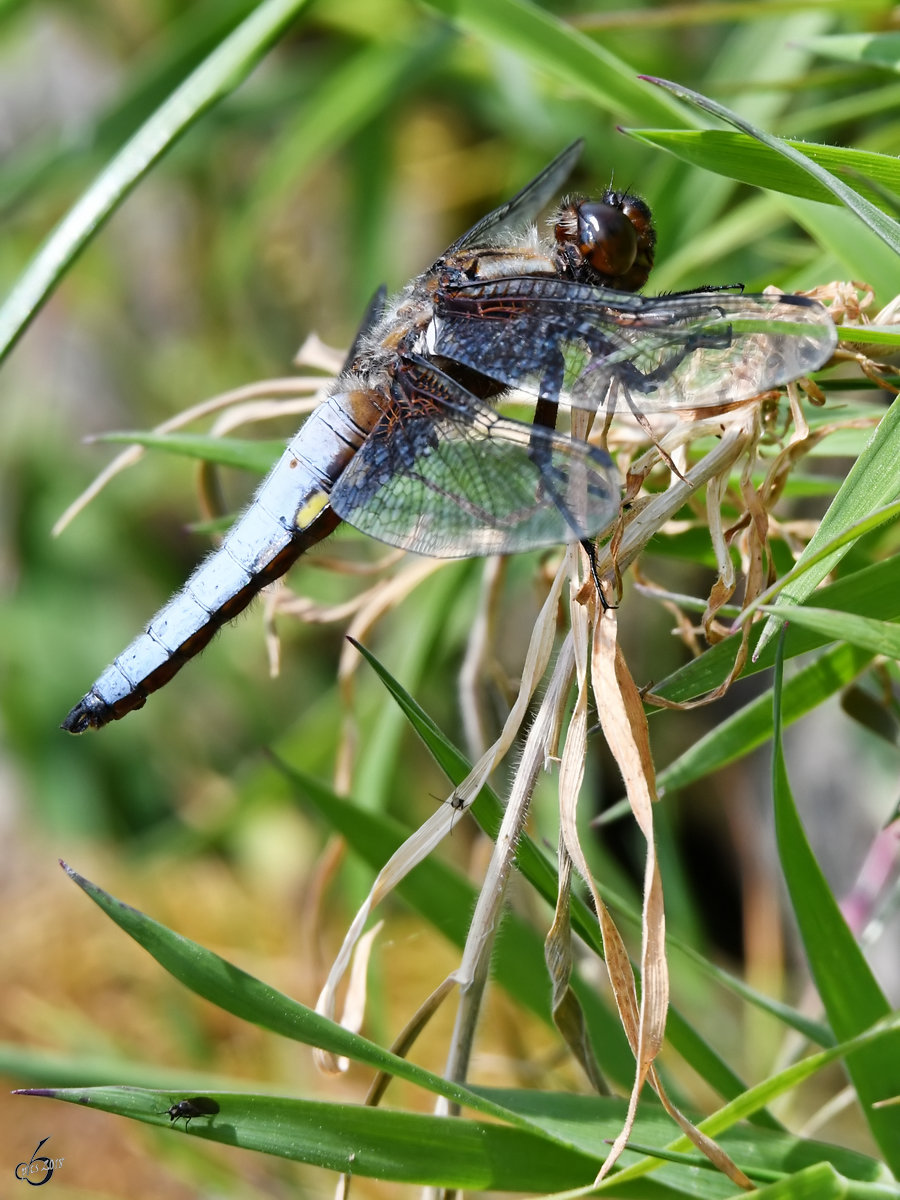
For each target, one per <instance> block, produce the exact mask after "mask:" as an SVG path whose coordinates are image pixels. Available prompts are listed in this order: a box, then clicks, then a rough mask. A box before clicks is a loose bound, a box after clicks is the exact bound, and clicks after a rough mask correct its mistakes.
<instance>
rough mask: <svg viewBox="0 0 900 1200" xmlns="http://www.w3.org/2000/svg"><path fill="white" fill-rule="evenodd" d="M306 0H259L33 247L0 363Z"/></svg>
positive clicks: (5, 311) (11, 307) (10, 307)
mask: <svg viewBox="0 0 900 1200" xmlns="http://www.w3.org/2000/svg"><path fill="white" fill-rule="evenodd" d="M306 3H307V0H263V2H262V3H261V4H260V5H259V6H258V7H257V8H256V9H255V10H254V11H253V12H252V13H251V14H250V16H249V17H247V19H246V20H245V21H243V22H242V23H241V24H240V25H239V26H238V27H237V29H235V30H234V32H233V33H231V34H230V35H229V36H228V37H227V38H226V39H225V40H224V41H223V42H222V43H221V44H220V45H219V46H217V48H216V49H215V50H214V51H213V52H212V54H210V55H209V56H208V57H207V58H206V59H205V60H204V61H203V62H202V63H201V64H200V66H199V67H197V69H196V70H195V71H193V72H192V73H191V75H189V76H188V78H187V79H186V80H185V81H184V83H182V84H181V86H180V87H179V88H177V89H176V90H175V91H174V92H173V93H172V95H171V96H170V97H169V98H168V100H166V101H165V103H164V104H162V105H161V106H160V107H159V108H158V109H157V111H156V112H155V113H154V114H153V115H152V116H151V117H150V118H149V119H148V120H147V121H145V123H144V124H143V125H142V126H141V128H140V129H139V130H138V131H137V133H135V134H134V136H133V137H132V138H131V139H130V140H129V141H128V142H127V143H126V144H125V145H124V146H123V147H122V149H121V150H120V151H119V153H118V154H117V155H116V156H115V158H113V159H112V161H111V162H110V163H109V164H108V165H107V166H106V167H105V168H104V170H103V171H102V172H101V173H100V174H99V175H98V176H97V178H96V179H95V180H94V182H93V183H92V184H91V186H90V187H89V188H88V189H87V191H85V192H84V193H83V194H82V196H81V197H80V199H79V200H77V201H76V203H75V204H74V205H73V207H72V208H71V209H70V210H69V212H68V213H67V214H66V216H65V217H63V219H62V221H61V222H60V223H59V224H58V225H57V226H56V228H55V229H54V230H53V232H52V233H51V234H50V235H49V237H48V238H47V239H46V241H45V242H44V244H43V245H42V246H41V247H40V249H39V250H38V251H37V254H36V255H35V256H34V258H33V259H32V260H31V262H30V263H29V265H28V267H27V268H26V269H25V271H24V273H23V274H22V275H21V277H20V278H19V281H18V283H17V284H16V285H15V287H14V288H13V290H12V292H11V293H10V295H9V296H8V298H7V299H6V301H5V303H4V304H3V306H2V308H0V362H2V361H3V359H4V357H5V356H6V355H7V354H8V353H9V351H10V349H11V348H12V346H14V345H15V343H16V341H17V340H18V339H19V337H20V336H21V335H22V333H23V332H24V330H25V329H26V328H27V327H28V325H29V323H30V322H31V320H32V318H33V317H34V316H35V314H36V313H37V311H38V310H39V309H40V307H41V305H42V304H43V303H44V301H45V300H46V299H47V297H48V296H49V295H50V293H51V292H52V291H53V289H54V287H55V286H56V284H57V283H58V282H59V280H60V279H61V278H62V277H63V275H64V274H65V272H66V271H67V270H68V269H69V267H70V266H71V265H72V263H73V262H74V261H75V259H76V258H77V257H78V255H79V254H80V253H81V251H82V250H83V249H84V247H85V246H86V245H87V244H88V242H90V241H91V239H92V238H93V236H94V234H95V233H97V231H98V230H99V229H100V228H101V227H102V226H103V224H104V223H105V222H106V220H107V219H108V218H109V217H110V215H111V214H112V213H113V212H114V211H115V210H116V209H117V208H118V206H119V205H120V204H121V203H122V201H123V200H124V199H125V198H126V197H127V196H128V194H129V192H131V190H132V189H133V188H134V187H135V186H136V185H137V183H139V181H140V180H141V179H142V178H143V176H144V175H145V174H146V173H147V171H149V169H150V168H151V167H152V166H153V164H154V163H155V162H156V161H157V160H158V159H159V158H160V157H161V156H162V155H163V154H164V153H165V152H166V151H167V150H168V149H169V147H170V146H171V145H172V144H173V143H174V142H175V141H177V139H178V138H179V137H181V135H182V134H183V133H185V131H186V130H187V129H189V128H190V126H191V125H193V124H194V122H195V121H197V120H198V119H199V118H200V117H201V116H202V115H203V114H204V113H205V112H206V111H207V109H209V108H211V107H212V105H214V104H215V103H217V102H218V101H219V100H221V99H222V98H223V96H227V95H228V93H229V92H231V91H233V90H234V89H235V88H236V87H237V86H238V84H240V83H241V82H242V81H243V80H244V79H245V78H246V77H247V75H248V74H249V73H250V71H251V70H252V69H253V67H254V66H255V65H256V64H257V62H258V61H259V60H260V58H262V56H263V55H264V54H265V52H266V51H267V50H268V49H269V47H270V46H271V45H272V44H273V42H275V41H277V39H278V38H279V37H280V35H281V34H282V33H283V32H284V31H285V29H286V28H287V27H288V25H290V24H291V22H292V21H293V20H294V19H295V18H296V17H297V15H298V13H299V12H300V11H301V9H303V8H304V7H305V5H306Z"/></svg>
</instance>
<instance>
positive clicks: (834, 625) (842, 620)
mask: <svg viewBox="0 0 900 1200" xmlns="http://www.w3.org/2000/svg"><path fill="white" fill-rule="evenodd" d="M763 611H764V612H774V611H775V610H774V608H773V607H772V606H771V605H765V606H764V608H763ZM789 619H790V621H791V622H792V623H793V624H795V625H804V626H805V627H806V628H807V629H814V630H815V631H816V632H817V633H821V634H822V635H823V636H824V637H827V638H829V639H832V640H834V641H844V642H852V643H853V645H854V646H859V647H860V648H861V649H863V650H870V651H871V652H872V653H873V654H884V655H886V656H887V657H888V658H900V625H896V624H893V623H890V624H889V623H888V622H886V621H872V620H869V619H868V618H866V617H857V616H854V615H853V614H851V613H844V612H836V611H835V610H834V609H831V608H808V607H807V606H806V605H804V604H800V605H797V607H796V608H792V609H791V615H790V618H789Z"/></svg>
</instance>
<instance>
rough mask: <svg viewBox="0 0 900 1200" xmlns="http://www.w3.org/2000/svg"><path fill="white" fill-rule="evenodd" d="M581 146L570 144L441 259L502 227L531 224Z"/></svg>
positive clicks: (562, 180) (567, 172)
mask: <svg viewBox="0 0 900 1200" xmlns="http://www.w3.org/2000/svg"><path fill="white" fill-rule="evenodd" d="M583 146H584V142H583V141H582V139H581V138H579V139H578V141H577V142H573V143H572V145H571V146H567V147H566V148H565V150H563V152H562V153H561V154H558V155H557V156H556V158H554V160H553V162H552V163H550V164H549V165H548V166H546V167H544V169H543V171H541V173H540V175H536V176H535V178H534V179H532V181H531V183H526V184H525V186H524V187H523V188H522V190H521V192H518V193H517V194H516V195H515V196H513V198H512V200H507V201H506V203H505V204H501V205H500V207H499V208H495V209H494V211H493V212H489V213H488V214H487V216H486V217H482V218H481V220H480V221H479V222H478V223H477V224H475V225H473V226H472V228H471V229H470V230H469V231H468V233H464V234H463V235H462V237H461V238H457V240H456V241H455V242H454V243H453V245H452V246H449V247H448V248H447V249H446V250H445V251H444V253H443V255H442V256H441V257H442V258H447V257H448V255H451V254H457V253H459V251H460V250H465V249H466V247H468V246H478V245H481V244H483V242H484V240H485V237H486V236H487V234H489V233H490V234H493V233H494V232H496V230H498V229H500V228H502V227H503V226H510V225H516V224H523V223H524V222H526V221H533V220H534V218H535V217H536V216H537V215H538V213H539V212H540V211H541V209H542V208H544V207H545V206H546V205H547V204H549V203H550V201H551V200H552V199H553V197H554V196H555V195H556V194H557V192H559V190H560V188H561V187H562V185H563V184H564V183H565V181H566V180H567V179H568V178H569V175H571V173H572V168H573V167H574V166H575V163H576V162H577V161H578V156H579V155H580V154H581V151H582V148H583Z"/></svg>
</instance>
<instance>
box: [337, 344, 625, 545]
mask: <svg viewBox="0 0 900 1200" xmlns="http://www.w3.org/2000/svg"><path fill="white" fill-rule="evenodd" d="M394 399H395V401H397V404H398V407H397V411H396V412H394V413H392V414H391V415H390V416H389V417H386V418H385V419H384V420H383V421H382V422H380V423H379V424H378V425H376V427H375V429H374V430H373V431H372V433H371V434H370V435H369V437H368V438H367V440H366V441H365V443H364V444H363V446H362V447H361V449H360V450H359V451H358V452H357V454H356V455H355V456H354V458H353V459H352V460H351V462H350V464H349V465H348V467H347V469H346V470H345V471H344V473H343V474H342V475H341V477H340V479H339V480H338V482H337V484H336V486H335V488H334V490H333V491H332V493H331V506H332V508H333V509H334V511H335V512H337V513H338V515H339V516H340V517H342V518H343V520H345V521H347V522H349V523H350V524H351V525H354V526H355V527H356V528H357V529H360V530H362V531H363V532H364V533H368V534H370V535H371V536H372V537H376V538H378V539H380V540H381V541H384V542H388V543H389V544H391V545H393V546H401V547H403V548H404V549H406V550H414V551H416V552H417V553H419V554H430V555H434V556H435V557H438V558H462V557H467V556H469V555H480V554H510V553H515V552H517V551H522V550H533V549H536V548H538V547H541V546H554V545H559V543H560V542H571V541H578V540H581V539H583V538H586V537H590V536H593V535H594V534H596V533H599V532H600V531H601V530H603V529H605V528H606V527H607V526H609V525H610V524H611V523H612V521H613V520H614V519H615V516H616V514H617V512H618V508H619V485H620V480H619V476H618V472H617V471H616V469H615V467H614V466H613V464H612V461H611V459H610V458H609V457H608V455H606V454H605V453H603V452H602V451H600V450H597V449H594V448H592V447H591V446H588V445H587V444H586V443H584V442H577V441H572V440H571V439H569V438H568V437H564V436H562V435H560V434H557V433H554V432H553V431H552V430H549V429H542V428H539V427H535V426H532V425H525V424H522V423H521V422H519V421H511V420H507V419H505V418H503V417H500V416H498V415H497V414H496V413H495V412H494V411H493V410H492V409H491V408H489V407H488V406H486V405H484V404H482V403H481V402H480V401H478V400H476V399H475V397H474V396H472V395H470V393H469V392H467V391H466V390H465V389H464V388H463V387H462V386H461V385H460V384H458V383H456V382H455V381H454V380H452V379H450V378H448V377H447V376H446V375H444V374H442V373H441V372H440V371H439V370H437V368H435V367H434V366H433V365H432V364H431V363H429V362H427V361H426V360H424V359H419V358H415V357H410V358H408V359H406V360H404V362H403V364H402V366H401V367H400V368H399V369H398V370H397V372H396V373H395V389H394Z"/></svg>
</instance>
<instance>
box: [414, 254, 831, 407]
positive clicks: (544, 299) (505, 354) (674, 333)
mask: <svg viewBox="0 0 900 1200" xmlns="http://www.w3.org/2000/svg"><path fill="white" fill-rule="evenodd" d="M836 344H837V333H836V331H835V328H834V325H833V323H832V320H831V318H830V316H829V315H828V312H827V310H826V309H825V308H824V307H823V306H822V305H821V304H819V303H818V302H817V301H815V300H810V299H808V298H806V297H803V296H793V295H789V296H752V295H746V296H745V295H735V294H732V293H727V292H717V291H707V292H695V293H682V294H678V295H674V296H650V297H645V296H635V295H632V294H630V293H627V292H613V291H610V290H608V289H606V288H600V287H593V286H591V285H589V284H577V283H573V282H571V281H569V280H564V279H553V278H535V277H525V276H518V277H515V278H509V279H496V280H492V281H490V282H485V283H472V284H463V285H461V286H457V287H446V288H444V289H441V290H439V292H438V295H437V297H436V302H435V319H434V321H433V323H432V329H431V331H430V343H429V348H430V349H431V350H432V351H433V353H435V354H439V355H442V356H444V357H446V358H448V359H451V360H453V361H454V362H458V363H462V364H464V365H465V366H467V367H471V368H473V369H474V370H476V371H479V372H481V373H483V374H485V375H487V376H488V377H489V378H491V379H495V380H497V381H498V382H499V383H502V384H505V385H507V386H511V387H520V388H525V389H527V390H530V391H532V392H535V393H536V394H542V395H546V396H549V397H550V398H551V399H562V400H565V401H568V402H569V403H572V404H575V405H577V406H579V407H583V408H588V409H590V410H592V411H596V410H598V409H600V408H602V407H603V406H604V404H605V403H606V402H607V400H608V399H611V400H614V401H615V402H616V403H621V401H622V398H623V396H626V397H627V398H628V403H629V404H630V405H631V406H633V407H634V408H636V409H638V410H640V411H641V412H647V413H651V412H672V411H677V410H680V409H696V408H707V407H713V406H720V405H728V404H735V403H738V402H740V401H742V400H747V399H750V398H751V397H752V396H756V395H758V394H759V393H760V392H764V391H767V390H768V389H769V388H775V387H780V386H781V385H782V384H784V383H787V382H789V381H790V380H793V379H798V378H799V377H800V376H802V375H806V374H808V373H809V372H810V371H815V370H817V369H818V368H819V367H821V366H823V365H824V364H825V363H826V362H827V361H828V359H829V358H830V357H831V355H832V353H833V352H834V349H835V346H836Z"/></svg>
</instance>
